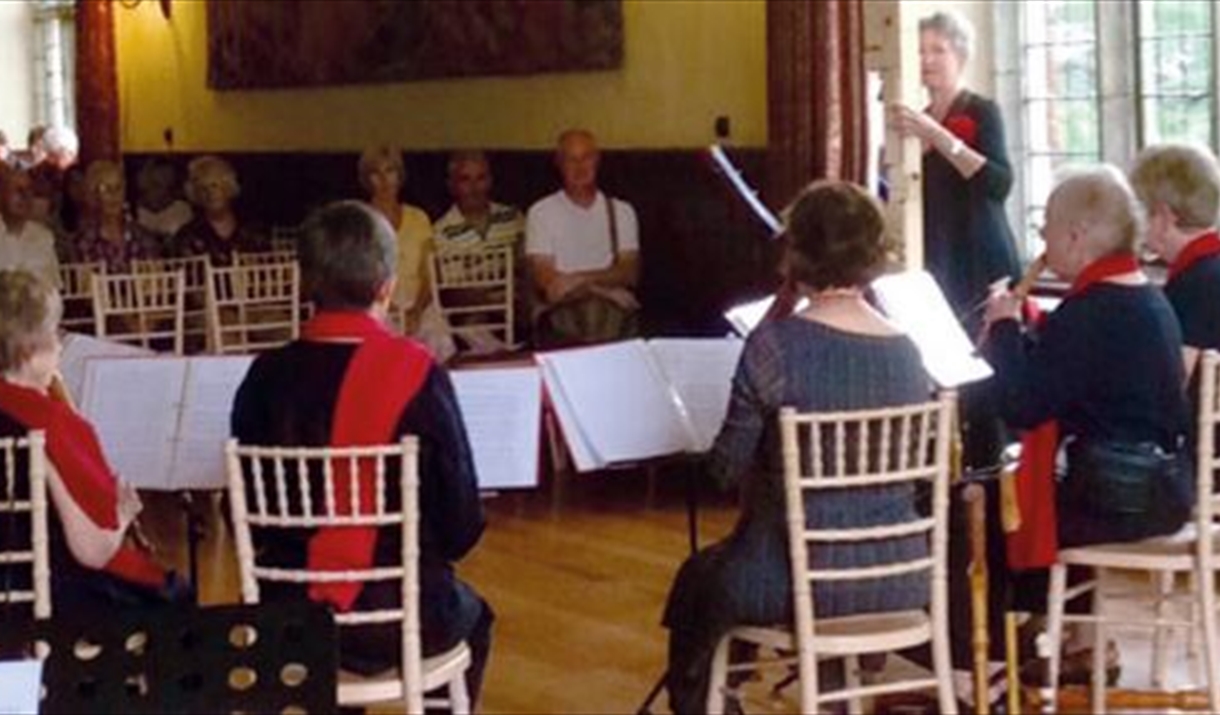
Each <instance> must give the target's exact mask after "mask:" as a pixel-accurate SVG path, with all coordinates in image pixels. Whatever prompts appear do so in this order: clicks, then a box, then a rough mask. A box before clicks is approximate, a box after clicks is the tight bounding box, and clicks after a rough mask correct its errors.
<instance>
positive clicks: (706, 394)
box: [648, 338, 745, 452]
mask: <svg viewBox="0 0 1220 715" xmlns="http://www.w3.org/2000/svg"><path fill="white" fill-rule="evenodd" d="M744 344H745V343H744V342H743V341H741V340H738V339H736V338H711V339H698V338H694V339H676V338H658V339H654V340H650V341H648V349H649V350H650V351H651V352H652V354H653V357H654V358H656V361H657V363H658V364H659V365H660V366H661V371H662V372H663V373H664V375H665V378H666V380H668V381H669V384H671V385H672V386H673V387H674V389H675V390H676V391H677V393H678V395H679V397H680V398H681V400H682V404H683V405H684V406H685V407H686V412H687V414H688V415H689V417H690V424H691V428H692V430H693V432H694V447H693V448H694V451H696V452H706V451H707V450H709V449H711V447H712V443H713V442H715V441H716V435H717V434H719V433H720V427H721V425H723V424H724V417H725V414H726V413H727V412H728V407H729V394H730V393H731V392H732V387H733V374H734V372H735V371H736V370H737V363H738V361H739V360H740V359H741V350H742V347H743V346H744Z"/></svg>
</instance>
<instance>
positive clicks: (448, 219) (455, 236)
mask: <svg viewBox="0 0 1220 715" xmlns="http://www.w3.org/2000/svg"><path fill="white" fill-rule="evenodd" d="M448 183H449V194H450V196H452V197H453V206H451V207H450V208H449V210H448V211H447V212H445V215H444V216H441V217H440V218H439V219H437V221H436V223H435V224H433V226H432V228H433V231H434V232H435V236H436V249H437V250H439V251H445V250H468V249H478V248H481V247H484V246H508V247H511V248H512V249H513V259H514V265H513V270H514V272H515V273H516V276H515V281H514V282H515V287H516V290H515V291H514V302H515V303H516V305H515V306H514V311H513V312H514V316H515V320H516V321H518V322H519V325H518V326H517V329H516V333H517V335H524V334H526V333H527V332H528V326H529V299H528V296H529V291H528V282H527V280H526V271H525V265H524V263H525V262H524V260H523V259H524V257H525V256H524V251H525V241H524V238H525V217H524V216H522V215H521V212H520V211H519V210H518V209H517V208H516V207H514V206H508V205H507V204H501V203H496V202H495V201H492V200H491V189H492V174H491V164H490V163H489V162H488V161H487V155H486V154H484V153H483V152H481V151H459V152H454V154H453V155H452V156H451V157H449V181H448ZM521 321H524V322H521ZM488 337H489V338H490V340H491V341H492V342H493V343H494V342H495V338H492V337H490V336H488Z"/></svg>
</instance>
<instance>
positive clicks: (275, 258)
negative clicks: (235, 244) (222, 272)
mask: <svg viewBox="0 0 1220 715" xmlns="http://www.w3.org/2000/svg"><path fill="white" fill-rule="evenodd" d="M296 261H297V251H296V248H295V247H294V248H289V249H276V250H271V251H238V252H236V253H234V254H233V265H235V266H266V265H275V264H278V263H296Z"/></svg>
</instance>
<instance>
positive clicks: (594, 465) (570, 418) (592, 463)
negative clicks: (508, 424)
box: [537, 355, 606, 472]
mask: <svg viewBox="0 0 1220 715" xmlns="http://www.w3.org/2000/svg"><path fill="white" fill-rule="evenodd" d="M537 360H538V367H539V368H540V372H541V374H542V381H543V383H544V384H545V385H546V391H547V395H548V396H549V397H550V399H551V408H552V409H554V410H555V418H556V420H557V421H558V422H559V429H560V431H561V432H562V433H563V441H564V444H565V445H567V448H568V452H569V453H570V454H571V456H572V463H573V464H575V465H576V471H578V472H588V471H592V470H594V469H600V468H601V467H604V466H605V464H606V463H605V460H603V459H601V457H599V456H598V455H596V454H595V453H594V451H593V445H592V444H591V443H590V442H589V437H588V435H587V434H585V431H584V429H583V428H582V427H581V426H580V419H579V418H578V417H577V414H576V408H575V407H573V406H572V401H571V400H570V399H569V398H568V395H567V393H566V392H565V391H564V389H563V383H562V382H561V381H560V379H559V373H558V372H557V371H556V370H555V366H554V364H552V363H551V362H548V361H547V358H546V356H545V355H538V356H537Z"/></svg>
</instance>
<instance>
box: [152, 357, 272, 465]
mask: <svg viewBox="0 0 1220 715" xmlns="http://www.w3.org/2000/svg"><path fill="white" fill-rule="evenodd" d="M252 362H254V357H253V356H251V355H232V356H225V357H214V356H207V357H193V358H189V359H187V371H186V380H185V383H184V385H183V388H182V404H183V407H182V410H181V417H180V421H179V424H178V430H177V439H178V442H177V448H176V449H175V450H174V461H173V465H172V467H171V469H170V474H169V479H170V485H169V488H170V489H224V488H225V484H226V476H225V463H224V443H225V440H227V439H228V438H229V435H230V429H229V421H230V415H232V413H233V398H234V396H235V395H236V394H237V388H238V387H240V386H241V382H242V380H244V379H245V377H246V372H247V371H249V369H250V364H251V363H252ZM161 488H165V487H161Z"/></svg>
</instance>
